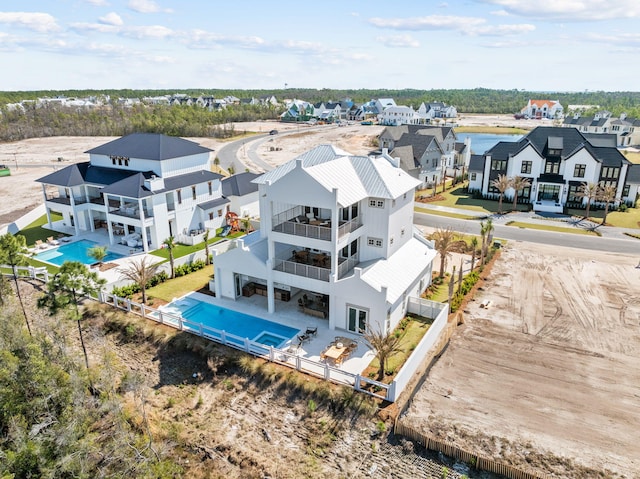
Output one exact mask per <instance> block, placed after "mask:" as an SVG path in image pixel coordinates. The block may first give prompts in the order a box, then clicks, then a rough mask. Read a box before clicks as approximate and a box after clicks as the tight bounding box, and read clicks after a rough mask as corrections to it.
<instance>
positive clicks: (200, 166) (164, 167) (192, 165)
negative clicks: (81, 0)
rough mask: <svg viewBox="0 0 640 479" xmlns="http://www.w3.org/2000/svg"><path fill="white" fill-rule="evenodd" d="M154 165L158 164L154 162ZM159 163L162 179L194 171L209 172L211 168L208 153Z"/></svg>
mask: <svg viewBox="0 0 640 479" xmlns="http://www.w3.org/2000/svg"><path fill="white" fill-rule="evenodd" d="M155 163H158V162H157V161H156V162H155ZM159 163H161V176H162V177H163V178H170V177H172V176H178V175H184V174H185V173H192V172H194V171H201V170H210V166H211V165H210V164H209V153H208V152H206V153H199V154H196V155H190V156H183V157H179V158H171V159H168V160H163V161H161V162H159ZM141 171H145V170H141Z"/></svg>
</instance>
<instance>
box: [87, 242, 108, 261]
mask: <svg viewBox="0 0 640 479" xmlns="http://www.w3.org/2000/svg"><path fill="white" fill-rule="evenodd" d="M87 254H88V255H89V257H90V258H93V259H95V260H96V261H97V262H98V265H101V264H102V261H103V260H104V259H105V258H106V256H107V247H106V246H93V247H91V248H89V249H88V250H87Z"/></svg>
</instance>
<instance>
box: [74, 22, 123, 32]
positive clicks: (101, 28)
mask: <svg viewBox="0 0 640 479" xmlns="http://www.w3.org/2000/svg"><path fill="white" fill-rule="evenodd" d="M69 28H71V29H72V30H76V31H78V32H99V33H118V32H120V30H121V27H119V26H117V25H106V24H104V23H72V24H70V25H69Z"/></svg>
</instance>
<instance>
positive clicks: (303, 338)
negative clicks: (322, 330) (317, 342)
mask: <svg viewBox="0 0 640 479" xmlns="http://www.w3.org/2000/svg"><path fill="white" fill-rule="evenodd" d="M305 341H311V337H310V336H309V335H308V334H298V344H299V345H300V346H302V345H303V344H304V343H305Z"/></svg>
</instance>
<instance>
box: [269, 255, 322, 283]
mask: <svg viewBox="0 0 640 479" xmlns="http://www.w3.org/2000/svg"><path fill="white" fill-rule="evenodd" d="M273 269H275V270H276V271H282V272H284V273H290V274H295V275H297V276H304V277H305V278H311V279H318V280H320V281H326V282H329V275H330V274H331V270H330V269H327V268H321V267H319V266H313V265H310V264H304V263H296V262H295V261H287V260H276V263H275V266H274V268H273Z"/></svg>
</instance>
